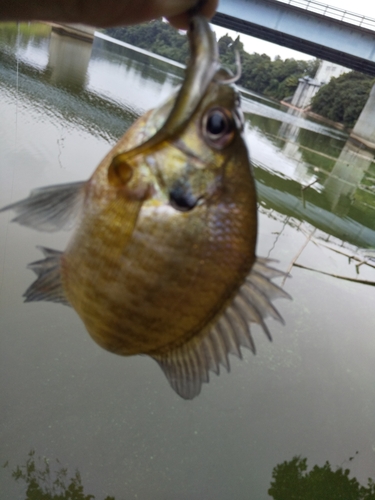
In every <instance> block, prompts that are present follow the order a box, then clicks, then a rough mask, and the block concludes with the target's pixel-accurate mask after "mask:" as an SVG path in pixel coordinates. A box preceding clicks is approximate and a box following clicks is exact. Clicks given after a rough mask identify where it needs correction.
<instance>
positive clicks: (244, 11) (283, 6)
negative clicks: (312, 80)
mask: <svg viewBox="0 0 375 500" xmlns="http://www.w3.org/2000/svg"><path fill="white" fill-rule="evenodd" d="M213 23H214V24H217V25H218V26H223V27H226V28H229V29H233V30H235V31H239V32H240V33H244V34H246V35H251V36H254V37H257V38H261V39H263V40H267V41H269V42H273V43H277V44H278V45H282V46H284V47H288V48H291V49H295V50H299V51H301V52H304V53H306V54H310V55H312V56H314V57H317V58H319V59H323V60H325V61H330V62H333V63H336V64H339V65H341V66H345V67H347V68H350V69H354V70H357V71H361V72H362V73H367V74H369V75H371V76H375V19H371V18H367V17H366V16H363V15H359V14H355V13H353V12H348V11H345V10H342V9H340V8H337V7H332V6H329V5H326V4H323V3H320V2H317V1H316V0H220V3H219V8H218V12H217V14H216V15H215V17H214V19H213ZM374 116H375V86H374V87H373V89H372V91H371V94H370V96H369V98H368V101H367V103H366V105H365V107H364V109H363V110H362V113H361V115H360V117H359V118H358V120H357V123H356V125H355V127H354V129H353V132H352V134H351V136H352V137H353V138H354V139H356V140H359V141H361V142H363V143H364V144H366V145H367V146H368V147H371V148H374V149H375V118H374Z"/></svg>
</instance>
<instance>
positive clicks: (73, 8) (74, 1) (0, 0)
mask: <svg viewBox="0 0 375 500" xmlns="http://www.w3.org/2000/svg"><path fill="white" fill-rule="evenodd" d="M197 1H198V0H33V1H30V0H12V1H9V0H0V20H1V21H32V20H33V21H37V20H39V21H55V22H63V23H82V24H89V25H91V26H96V27H103V28H104V27H108V26H121V25H127V24H137V23H142V22H145V21H150V20H151V19H156V18H158V17H162V16H163V17H166V18H167V19H168V20H169V22H170V23H171V24H172V25H173V26H174V27H175V28H180V29H187V27H188V22H189V10H190V9H192V8H194V7H195V6H196V4H197ZM202 3H203V5H202V7H201V8H200V10H199V12H200V13H202V14H203V15H204V16H206V17H207V18H208V19H210V18H211V17H212V16H213V15H214V13H215V10H216V8H217V4H218V0H206V1H205V2H202Z"/></svg>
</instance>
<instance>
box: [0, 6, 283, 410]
mask: <svg viewBox="0 0 375 500" xmlns="http://www.w3.org/2000/svg"><path fill="white" fill-rule="evenodd" d="M188 36H189V43H190V51H191V58H190V62H189V64H188V66H187V70H186V76H185V79H184V82H183V83H182V86H181V88H180V90H179V92H178V93H177V95H173V96H172V97H171V98H170V99H168V100H167V101H166V102H165V103H163V104H162V105H161V106H159V107H157V108H155V109H153V110H150V111H148V112H146V113H145V114H144V115H143V116H141V117H140V118H138V119H137V121H136V122H135V123H134V124H133V125H132V126H131V127H130V128H129V129H128V130H127V131H126V133H125V134H124V136H123V137H122V138H121V139H120V140H119V142H118V143H117V144H116V145H115V146H114V147H113V148H112V150H111V151H110V152H109V153H108V154H107V155H106V156H105V158H104V159H103V160H102V161H101V162H100V164H99V165H98V167H97V168H96V170H95V171H94V173H93V174H92V176H91V177H90V179H88V180H87V181H81V182H74V183H68V184H60V185H55V186H48V187H44V188H39V189H36V190H33V191H32V192H31V194H30V195H29V197H28V198H26V199H24V200H21V201H18V202H15V203H12V204H10V205H8V206H6V207H4V208H2V209H1V210H0V211H1V212H3V211H6V210H13V211H15V212H16V217H15V218H14V219H13V221H14V222H17V223H19V224H21V225H24V226H27V227H30V228H33V229H36V230H40V231H46V232H52V231H58V230H63V229H70V228H74V232H73V234H72V236H71V238H70V240H69V242H68V245H67V247H66V249H65V251H63V252H62V251H58V250H53V249H49V248H43V247H39V248H40V250H41V251H42V253H43V256H44V258H43V259H42V260H39V261H36V262H33V263H31V264H29V266H28V267H29V269H31V270H32V271H33V272H35V274H36V276H37V279H36V280H35V281H34V282H33V283H32V284H31V285H30V287H29V288H28V289H27V290H26V292H25V294H24V296H25V301H26V302H33V301H41V300H44V301H52V302H57V303H61V304H65V305H68V306H71V307H72V308H73V309H74V310H75V311H76V313H77V314H78V315H79V317H80V318H81V320H82V322H83V323H84V326H85V328H86V329H87V331H88V333H89V334H90V336H91V337H92V339H93V340H94V341H95V342H96V343H97V344H99V346H101V347H102V348H104V349H106V350H108V351H110V352H112V353H115V354H118V355H123V356H133V355H147V356H149V357H151V358H153V359H154V360H155V361H156V362H157V363H158V365H159V366H160V368H161V369H162V371H163V372H164V374H165V376H166V378H167V379H168V382H169V384H170V386H171V387H172V388H173V389H174V391H175V392H176V393H177V394H178V395H179V396H181V397H182V398H184V399H187V400H190V399H193V398H195V397H196V396H197V395H198V394H199V393H200V392H201V387H202V384H203V383H207V382H209V372H213V373H215V374H217V375H218V374H219V373H220V365H221V366H223V367H224V368H225V369H226V370H227V371H228V372H229V371H230V361H229V355H231V354H232V355H236V356H238V357H239V358H242V352H241V347H246V348H249V349H250V350H251V351H253V352H254V353H255V352H256V348H255V343H254V340H253V336H252V333H251V323H255V324H258V325H260V326H261V327H262V329H263V331H264V332H265V334H266V336H267V337H268V338H269V339H270V340H271V334H270V331H269V329H268V327H267V325H266V323H265V318H266V317H267V316H271V317H272V318H274V319H275V320H277V321H279V322H281V323H283V319H282V317H281V315H280V313H279V312H278V310H277V309H276V308H275V306H274V305H273V303H272V301H273V300H274V299H276V298H290V297H289V294H287V292H285V291H284V290H283V289H282V288H281V287H279V286H278V285H277V284H275V283H274V282H273V281H272V280H273V279H274V278H277V277H281V276H284V275H285V274H284V273H283V272H282V271H279V270H278V269H276V268H274V267H273V264H272V261H270V260H269V259H266V258H260V257H257V256H256V254H255V248H256V242H257V232H258V231H257V198H256V190H255V181H254V175H253V171H252V166H251V163H250V159H249V153H248V150H247V146H246V144H245V140H244V137H243V129H244V118H243V115H242V111H241V106H240V96H239V92H238V90H237V89H236V87H235V86H234V85H233V83H232V81H233V75H231V73H230V72H229V70H226V69H225V68H222V67H221V66H220V62H219V58H218V51H217V43H216V39H215V36H214V35H213V33H212V31H211V29H210V27H209V24H208V22H207V21H206V19H205V18H204V17H203V16H200V15H198V14H197V15H194V16H193V17H192V19H191V23H190V27H189V30H188Z"/></svg>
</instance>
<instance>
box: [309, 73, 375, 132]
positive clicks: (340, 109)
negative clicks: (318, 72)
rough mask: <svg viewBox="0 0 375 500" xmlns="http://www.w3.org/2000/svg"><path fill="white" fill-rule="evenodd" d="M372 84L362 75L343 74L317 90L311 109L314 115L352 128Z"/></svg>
mask: <svg viewBox="0 0 375 500" xmlns="http://www.w3.org/2000/svg"><path fill="white" fill-rule="evenodd" d="M374 83H375V79H374V78H372V77H371V76H368V75H364V74H363V73H358V72H357V71H350V73H344V74H343V75H341V76H339V77H338V78H332V79H331V80H330V82H329V83H327V85H324V86H323V87H321V88H320V89H319V91H318V93H317V94H316V95H315V96H314V98H313V100H312V103H311V109H312V111H314V113H318V114H319V115H322V116H325V117H326V118H329V119H330V120H333V121H335V122H340V123H343V124H344V125H345V126H347V127H349V128H352V127H354V125H355V122H356V121H357V118H358V116H359V115H360V113H361V111H362V109H363V106H364V105H365V104H366V101H367V99H368V96H369V94H370V91H371V88H372V86H373V85H374Z"/></svg>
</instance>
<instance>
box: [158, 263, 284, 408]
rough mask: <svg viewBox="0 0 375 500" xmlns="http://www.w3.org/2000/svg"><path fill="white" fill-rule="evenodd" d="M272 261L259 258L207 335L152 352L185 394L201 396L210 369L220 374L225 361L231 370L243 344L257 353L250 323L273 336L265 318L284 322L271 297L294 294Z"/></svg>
mask: <svg viewBox="0 0 375 500" xmlns="http://www.w3.org/2000/svg"><path fill="white" fill-rule="evenodd" d="M269 262H270V261H269V260H267V259H260V258H259V259H257V260H256V262H255V264H254V266H253V268H252V270H251V273H250V274H249V276H248V278H247V280H246V281H245V283H244V285H243V286H242V287H241V288H240V290H239V293H238V294H237V296H236V297H235V299H234V300H233V302H232V304H231V305H230V306H229V307H228V308H227V309H226V311H225V312H224V314H223V315H222V316H221V318H220V319H219V321H218V322H217V323H216V325H215V326H214V327H213V328H212V329H211V331H210V332H209V333H208V334H207V335H205V336H204V337H199V336H198V337H194V338H192V339H191V340H189V341H188V342H186V343H185V344H183V345H182V346H179V347H178V348H175V349H173V350H171V351H170V352H167V353H166V354H163V355H152V357H153V358H154V359H155V360H156V361H157V363H158V364H159V366H160V367H161V369H162V370H163V372H164V374H165V376H166V377H167V379H168V382H169V383H170V385H171V387H172V388H173V389H174V390H175V391H176V393H177V394H178V395H179V396H181V397H182V398H184V399H193V398H195V397H196V396H198V394H199V393H200V391H201V387H202V383H204V382H208V381H209V371H212V372H214V373H216V375H219V373H220V365H222V366H224V368H226V370H227V371H228V372H229V371H230V364H229V359H228V355H229V354H235V355H236V356H238V357H239V358H242V354H241V347H247V348H249V349H250V350H251V351H252V352H253V353H254V354H255V343H254V340H253V338H252V335H251V331H250V323H258V324H259V325H260V326H261V327H262V328H263V330H264V332H265V334H266V335H267V337H268V338H269V339H270V340H271V335H270V333H269V331H268V328H267V326H266V324H265V322H264V318H265V317H267V316H272V317H273V318H274V319H276V320H277V321H280V322H283V320H282V317H281V315H280V314H279V312H278V311H277V309H276V308H275V307H274V306H273V305H272V303H271V300H273V299H275V298H278V297H284V298H290V296H289V294H287V293H286V292H285V291H284V290H283V289H282V288H280V287H279V286H277V285H275V284H274V283H272V281H271V279H272V278H276V277H279V276H285V274H284V273H283V272H281V271H278V270H277V269H274V268H272V267H270V266H269V265H268V264H269Z"/></svg>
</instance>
